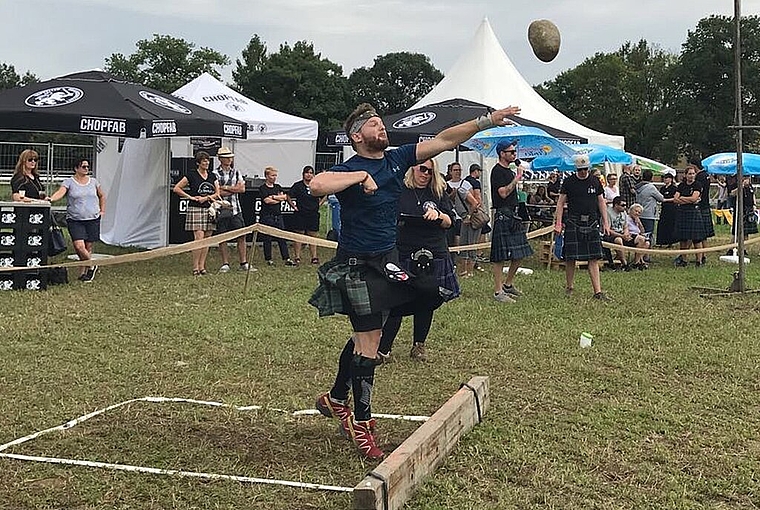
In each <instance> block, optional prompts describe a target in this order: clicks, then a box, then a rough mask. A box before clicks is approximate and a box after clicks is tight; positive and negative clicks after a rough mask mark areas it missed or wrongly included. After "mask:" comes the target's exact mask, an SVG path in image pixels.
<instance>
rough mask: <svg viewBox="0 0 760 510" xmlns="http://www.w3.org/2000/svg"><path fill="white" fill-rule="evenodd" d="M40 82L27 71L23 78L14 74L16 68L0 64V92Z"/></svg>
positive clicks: (11, 65)
mask: <svg viewBox="0 0 760 510" xmlns="http://www.w3.org/2000/svg"><path fill="white" fill-rule="evenodd" d="M38 81H40V79H39V78H37V77H36V76H35V75H33V74H32V73H30V72H29V71H27V72H26V73H25V74H24V76H20V75H19V74H18V73H17V72H16V68H15V67H14V66H13V64H6V63H4V62H3V63H0V90H5V89H12V88H14V87H19V86H22V85H29V84H30V83H37V82H38Z"/></svg>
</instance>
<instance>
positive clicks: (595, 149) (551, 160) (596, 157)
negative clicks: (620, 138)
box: [530, 143, 633, 171]
mask: <svg viewBox="0 0 760 510" xmlns="http://www.w3.org/2000/svg"><path fill="white" fill-rule="evenodd" d="M570 147H571V148H572V149H573V150H574V151H575V153H576V154H587V155H588V158H589V161H591V165H592V166H593V165H601V164H604V163H605V162H606V163H622V164H624V165H629V164H631V163H633V156H631V155H630V154H628V153H627V152H625V151H624V150H621V149H617V148H615V147H609V146H607V145H600V144H596V143H582V144H578V145H571V146H570ZM530 164H531V168H533V170H537V171H543V170H553V169H555V168H556V169H557V170H560V171H572V170H575V163H574V162H573V158H572V157H567V156H564V155H561V154H546V155H544V156H538V157H537V158H536V159H534V160H533V161H532V162H531V163H530Z"/></svg>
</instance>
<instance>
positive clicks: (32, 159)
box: [27, 158, 37, 163]
mask: <svg viewBox="0 0 760 510" xmlns="http://www.w3.org/2000/svg"><path fill="white" fill-rule="evenodd" d="M27 161H34V162H35V163H36V162H37V158H29V159H27Z"/></svg>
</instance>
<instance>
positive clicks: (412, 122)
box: [393, 112, 436, 129]
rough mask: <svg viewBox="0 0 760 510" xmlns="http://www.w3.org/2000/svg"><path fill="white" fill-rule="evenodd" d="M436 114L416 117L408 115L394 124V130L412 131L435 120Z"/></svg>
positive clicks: (421, 114)
mask: <svg viewBox="0 0 760 510" xmlns="http://www.w3.org/2000/svg"><path fill="white" fill-rule="evenodd" d="M435 117H436V115H435V113H434V112H421V113H415V114H414V115H407V116H406V117H404V118H403V119H399V120H397V121H396V122H394V123H393V129H410V128H414V127H417V126H421V125H423V124H427V123H428V122H431V121H433V120H434V119H435Z"/></svg>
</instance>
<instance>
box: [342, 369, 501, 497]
mask: <svg viewBox="0 0 760 510" xmlns="http://www.w3.org/2000/svg"><path fill="white" fill-rule="evenodd" d="M489 403H490V399H489V393H488V377H473V378H472V379H470V381H469V382H468V383H466V384H463V385H462V387H461V388H460V389H459V391H457V392H456V394H454V396H452V397H451V398H450V399H449V400H448V401H447V402H446V403H445V404H443V406H441V407H440V409H438V410H437V411H436V412H435V414H433V416H431V417H430V419H429V420H427V421H426V422H425V423H423V424H422V426H420V427H419V428H418V429H417V430H415V431H414V432H413V433H412V435H411V436H409V437H408V438H407V439H406V441H404V442H403V443H401V444H400V445H399V447H398V448H396V449H395V450H393V452H391V453H390V455H388V457H387V458H386V459H385V460H384V461H383V462H382V463H381V464H380V465H379V466H377V467H376V468H375V469H373V470H372V472H371V473H370V474H369V475H367V477H366V478H364V480H362V481H361V483H359V485H357V486H356V487H354V509H355V510H396V509H398V508H401V507H403V506H404V504H405V503H406V501H407V500H408V499H409V498H410V497H411V495H412V493H413V492H414V491H415V490H416V489H417V487H418V486H419V485H420V484H421V483H422V481H423V480H424V478H425V477H426V476H428V475H430V474H431V473H433V472H434V471H435V470H436V469H437V468H438V466H440V465H441V463H443V461H444V459H445V458H446V456H447V455H448V454H449V453H450V452H451V450H452V449H453V448H454V446H456V444H457V442H458V441H459V438H460V437H462V436H463V435H464V434H466V433H467V432H469V431H470V430H472V429H473V428H474V427H475V425H477V424H478V423H479V422H480V420H481V419H482V417H483V415H485V413H486V411H487V410H488V406H489Z"/></svg>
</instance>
